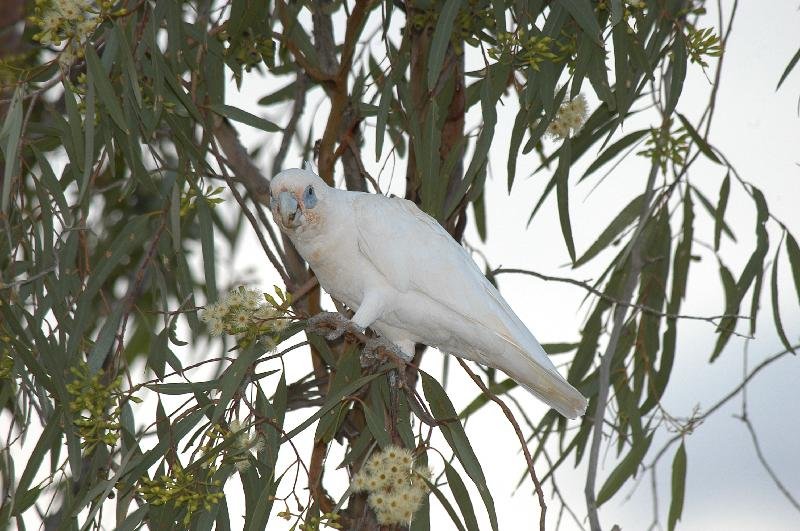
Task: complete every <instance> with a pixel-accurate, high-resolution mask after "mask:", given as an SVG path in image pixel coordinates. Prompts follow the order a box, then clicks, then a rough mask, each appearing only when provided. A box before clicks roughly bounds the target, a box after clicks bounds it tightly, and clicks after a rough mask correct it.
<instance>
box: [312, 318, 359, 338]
mask: <svg viewBox="0 0 800 531" xmlns="http://www.w3.org/2000/svg"><path fill="white" fill-rule="evenodd" d="M306 330H307V331H309V332H311V333H312V334H319V335H321V336H324V337H325V339H327V340H328V341H333V340H335V339H339V338H340V337H342V336H343V335H344V334H345V333H347V332H350V333H351V334H353V335H356V336H358V335H362V334H363V333H364V329H363V328H361V327H360V326H358V325H357V324H355V323H354V322H353V321H351V320H350V319H348V318H347V317H345V316H344V315H342V314H340V313H339V312H320V313H318V314H317V315H315V316H313V317H310V318H309V319H308V321H306Z"/></svg>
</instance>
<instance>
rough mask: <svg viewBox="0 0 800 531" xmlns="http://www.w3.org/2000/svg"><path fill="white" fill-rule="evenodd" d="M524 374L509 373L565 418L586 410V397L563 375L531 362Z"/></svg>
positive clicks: (578, 415) (579, 414) (574, 416)
mask: <svg viewBox="0 0 800 531" xmlns="http://www.w3.org/2000/svg"><path fill="white" fill-rule="evenodd" d="M530 365H531V366H530V368H529V370H528V371H526V374H524V375H511V376H512V378H514V380H516V381H517V383H519V384H520V385H521V386H522V387H524V388H525V389H527V390H528V391H529V392H530V393H531V394H532V395H534V396H535V397H536V398H538V399H539V400H541V401H542V402H544V403H545V404H547V405H548V406H550V407H552V408H553V409H555V410H556V411H558V412H559V413H561V414H562V415H564V416H565V417H567V418H570V419H574V418H577V417H580V416H582V415H583V414H584V413H585V412H586V405H587V400H586V398H585V397H584V396H583V395H582V394H581V393H580V392H579V391H578V390H577V389H575V388H574V387H572V385H570V383H569V382H567V381H566V380H565V379H564V377H563V376H561V375H560V374H558V373H554V372H552V371H550V370H548V369H546V368H544V367H542V366H540V365H537V364H534V363H531V364H530Z"/></svg>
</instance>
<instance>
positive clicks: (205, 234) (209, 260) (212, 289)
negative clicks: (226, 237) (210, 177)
mask: <svg viewBox="0 0 800 531" xmlns="http://www.w3.org/2000/svg"><path fill="white" fill-rule="evenodd" d="M195 204H196V205H197V220H198V222H199V224H200V246H201V249H202V252H203V271H204V272H205V281H206V295H207V297H208V302H216V300H217V272H216V260H215V258H214V256H215V252H214V223H213V222H212V221H211V208H210V207H209V205H208V202H207V201H206V199H205V197H198V198H197V201H196V202H195Z"/></svg>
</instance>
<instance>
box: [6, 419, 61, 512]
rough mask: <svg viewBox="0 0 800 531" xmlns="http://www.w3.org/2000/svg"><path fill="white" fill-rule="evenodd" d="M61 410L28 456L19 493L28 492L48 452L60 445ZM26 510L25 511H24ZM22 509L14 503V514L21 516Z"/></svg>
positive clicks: (51, 420)
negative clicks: (54, 446) (55, 445)
mask: <svg viewBox="0 0 800 531" xmlns="http://www.w3.org/2000/svg"><path fill="white" fill-rule="evenodd" d="M62 434H63V431H62V430H61V409H60V408H58V409H56V410H55V412H54V413H53V414H52V415H51V416H50V419H49V420H48V422H47V424H46V425H45V428H44V430H43V431H42V434H41V435H40V436H39V440H38V441H37V442H36V446H34V448H33V451H32V452H31V453H30V454H28V455H26V459H27V463H26V464H25V470H24V471H23V472H22V477H20V478H19V483H17V485H16V491H17V493H22V492H25V491H27V490H28V487H29V486H30V484H31V481H33V478H34V477H35V476H36V472H37V471H38V470H39V467H40V466H41V464H42V460H43V459H44V456H45V454H46V453H47V452H49V451H50V450H51V449H52V448H53V445H54V444H60V440H61V435H62ZM22 510H24V509H22ZM20 512H21V508H20V507H19V504H18V501H17V500H15V501H14V514H20Z"/></svg>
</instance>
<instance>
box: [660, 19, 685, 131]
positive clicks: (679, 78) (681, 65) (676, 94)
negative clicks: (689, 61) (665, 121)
mask: <svg viewBox="0 0 800 531" xmlns="http://www.w3.org/2000/svg"><path fill="white" fill-rule="evenodd" d="M683 40H684V36H683V33H679V34H678V35H677V36H676V37H675V41H674V42H673V43H672V60H671V61H670V71H671V79H670V84H669V91H668V92H667V105H666V108H665V109H664V116H670V115H672V112H673V111H674V110H675V106H676V105H677V104H678V99H679V98H680V97H681V91H682V90H683V82H684V80H685V79H686V43H684V42H683Z"/></svg>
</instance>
